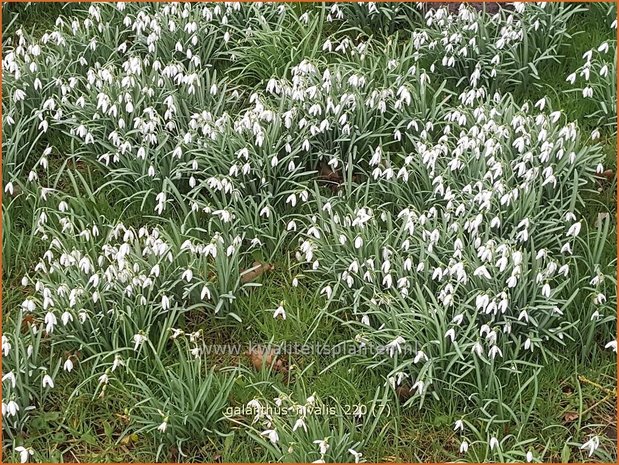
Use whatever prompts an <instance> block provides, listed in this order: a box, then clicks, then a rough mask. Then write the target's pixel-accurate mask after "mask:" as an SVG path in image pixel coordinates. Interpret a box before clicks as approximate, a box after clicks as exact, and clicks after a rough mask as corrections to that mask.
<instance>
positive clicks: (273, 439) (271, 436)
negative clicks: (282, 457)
mask: <svg viewBox="0 0 619 465" xmlns="http://www.w3.org/2000/svg"><path fill="white" fill-rule="evenodd" d="M260 434H261V435H262V436H267V437H268V438H269V441H271V442H272V443H273V444H277V442H278V441H279V436H278V434H277V431H275V430H274V429H268V430H266V431H263V432H262V433H260Z"/></svg>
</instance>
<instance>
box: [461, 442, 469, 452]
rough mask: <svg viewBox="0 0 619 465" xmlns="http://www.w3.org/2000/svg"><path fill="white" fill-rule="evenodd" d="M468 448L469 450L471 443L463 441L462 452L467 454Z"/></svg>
mask: <svg viewBox="0 0 619 465" xmlns="http://www.w3.org/2000/svg"><path fill="white" fill-rule="evenodd" d="M468 450H469V443H468V442H466V441H462V444H460V453H461V454H466V452H467V451H468Z"/></svg>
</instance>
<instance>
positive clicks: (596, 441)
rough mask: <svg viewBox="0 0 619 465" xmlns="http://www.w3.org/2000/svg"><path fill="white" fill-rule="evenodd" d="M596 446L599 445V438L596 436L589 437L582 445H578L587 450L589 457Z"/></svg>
mask: <svg viewBox="0 0 619 465" xmlns="http://www.w3.org/2000/svg"><path fill="white" fill-rule="evenodd" d="M598 447H600V438H598V437H597V436H593V437H591V439H589V440H588V441H587V442H585V443H584V444H583V445H582V446H580V448H581V449H587V450H588V452H589V457H591V456H592V455H593V453H594V452H595V451H596V449H597V448H598Z"/></svg>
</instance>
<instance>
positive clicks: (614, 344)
mask: <svg viewBox="0 0 619 465" xmlns="http://www.w3.org/2000/svg"><path fill="white" fill-rule="evenodd" d="M604 348H605V349H612V350H613V351H614V352H615V353H616V352H617V340H616V339H615V340H614V341H610V342H609V343H608V344H606V345H605V346H604Z"/></svg>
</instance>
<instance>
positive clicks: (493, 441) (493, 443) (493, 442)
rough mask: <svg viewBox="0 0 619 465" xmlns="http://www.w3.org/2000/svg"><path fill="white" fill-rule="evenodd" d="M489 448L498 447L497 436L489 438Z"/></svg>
mask: <svg viewBox="0 0 619 465" xmlns="http://www.w3.org/2000/svg"><path fill="white" fill-rule="evenodd" d="M489 444H490V450H493V449H494V448H495V447H496V448H497V449H498V448H499V440H498V439H497V438H495V437H494V436H492V437H491V438H490V443H489Z"/></svg>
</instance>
